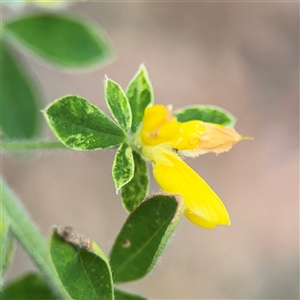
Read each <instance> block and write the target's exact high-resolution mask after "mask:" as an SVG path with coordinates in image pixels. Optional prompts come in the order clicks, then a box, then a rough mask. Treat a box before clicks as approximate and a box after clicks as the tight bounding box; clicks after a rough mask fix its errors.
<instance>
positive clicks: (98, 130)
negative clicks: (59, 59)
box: [45, 95, 125, 150]
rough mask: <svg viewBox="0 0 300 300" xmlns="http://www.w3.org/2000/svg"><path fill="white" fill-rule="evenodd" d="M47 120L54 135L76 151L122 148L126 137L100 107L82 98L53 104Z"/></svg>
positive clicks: (49, 108)
mask: <svg viewBox="0 0 300 300" xmlns="http://www.w3.org/2000/svg"><path fill="white" fill-rule="evenodd" d="M45 117H46V119H47V121H48V123H49V125H50V127H51V129H52V130H53V132H54V134H55V135H56V136H57V137H58V138H59V139H60V141H61V142H62V143H63V144H64V145H66V146H67V147H69V148H71V149H74V150H94V149H103V148H110V147H114V146H118V145H120V144H121V143H122V142H123V141H124V139H125V134H124V132H123V130H122V129H121V128H120V127H118V126H117V125H116V124H115V123H114V122H113V121H112V120H111V119H109V118H108V116H107V115H106V114H104V113H103V112H102V111H101V110H100V109H99V108H98V107H96V106H94V105H93V104H92V103H90V102H89V101H87V100H86V99H84V98H81V97H79V96H72V95H70V96H65V97H63V98H61V99H58V100H56V101H54V102H53V103H51V104H50V105H49V106H48V107H47V108H46V110H45Z"/></svg>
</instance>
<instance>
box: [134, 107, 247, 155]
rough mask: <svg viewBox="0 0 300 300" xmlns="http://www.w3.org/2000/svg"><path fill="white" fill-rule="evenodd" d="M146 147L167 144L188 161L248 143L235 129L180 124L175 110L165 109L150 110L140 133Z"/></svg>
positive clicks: (195, 121) (201, 123)
mask: <svg viewBox="0 0 300 300" xmlns="http://www.w3.org/2000/svg"><path fill="white" fill-rule="evenodd" d="M140 136H141V142H142V143H143V145H145V146H157V145H162V144H166V145H168V146H169V147H171V148H173V149H176V150H179V151H180V153H181V154H182V155H184V156H188V157H196V156H199V155H200V154H205V153H209V152H214V153H216V154H219V153H222V152H226V151H229V150H230V149H231V147H232V146H233V145H234V144H236V143H237V142H239V141H240V140H242V139H245V138H244V137H242V136H241V135H240V134H238V133H237V132H236V131H235V130H234V129H233V128H231V127H227V126H226V127H224V126H222V125H219V124H214V123H206V122H203V121H199V120H193V121H187V122H182V123H180V122H178V121H177V119H176V117H174V116H172V112H171V109H169V108H168V107H166V106H164V105H158V104H156V105H153V106H150V107H147V108H146V110H145V114H144V118H143V126H142V128H141V132H140Z"/></svg>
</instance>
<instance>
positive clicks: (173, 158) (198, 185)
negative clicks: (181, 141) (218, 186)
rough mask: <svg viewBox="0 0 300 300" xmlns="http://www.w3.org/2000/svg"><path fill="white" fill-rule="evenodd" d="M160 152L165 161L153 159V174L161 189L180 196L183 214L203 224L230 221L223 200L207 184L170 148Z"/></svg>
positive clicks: (226, 223)
mask: <svg viewBox="0 0 300 300" xmlns="http://www.w3.org/2000/svg"><path fill="white" fill-rule="evenodd" d="M163 155H164V156H165V158H166V159H167V160H168V161H169V163H168V164H165V163H156V164H155V165H154V168H153V174H154V177H155V179H156V181H157V182H158V184H159V185H160V187H161V188H162V189H163V190H164V191H166V192H168V193H175V194H180V195H181V196H182V197H183V200H184V202H185V205H186V211H185V215H186V217H187V218H188V219H189V220H190V221H191V222H193V223H195V224H196V225H198V226H201V227H204V228H214V227H215V226H216V225H230V220H229V216H228V213H227V210H226V208H225V206H224V204H223V203H222V201H221V200H220V198H219V197H218V196H217V195H216V194H215V192H214V191H213V190H212V189H211V188H210V187H209V185H208V184H207V183H206V182H205V181H204V180H203V179H202V178H201V177H200V176H199V175H198V174H197V173H196V172H195V171H194V170H193V169H191V168H190V167H189V166H188V165H187V164H186V163H185V162H183V161H182V160H181V159H180V158H179V157H178V156H177V155H176V154H175V153H173V152H172V151H165V152H164V154H163Z"/></svg>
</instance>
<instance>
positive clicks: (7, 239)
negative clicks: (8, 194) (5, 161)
mask: <svg viewBox="0 0 300 300" xmlns="http://www.w3.org/2000/svg"><path fill="white" fill-rule="evenodd" d="M1 196H2V195H1ZM14 246H15V239H14V236H13V234H12V232H11V229H10V227H9V225H8V223H7V222H6V221H5V218H4V216H3V214H2V218H1V222H0V259H1V261H0V276H1V278H0V281H1V282H0V287H1V286H2V283H3V278H4V275H5V274H6V272H7V271H8V268H9V267H10V265H11V262H12V258H13V255H14V250H15V247H14Z"/></svg>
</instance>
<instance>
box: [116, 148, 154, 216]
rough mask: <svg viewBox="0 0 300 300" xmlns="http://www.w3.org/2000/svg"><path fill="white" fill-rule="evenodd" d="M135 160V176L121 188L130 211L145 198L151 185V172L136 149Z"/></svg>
mask: <svg viewBox="0 0 300 300" xmlns="http://www.w3.org/2000/svg"><path fill="white" fill-rule="evenodd" d="M133 160H134V175H133V178H132V179H131V180H130V181H129V182H128V183H127V184H125V185H124V186H123V187H122V188H121V197H122V201H123V205H124V207H125V209H126V210H127V211H129V212H131V211H133V209H134V208H135V207H136V206H137V205H138V204H139V203H140V202H141V201H142V200H144V199H145V197H146V196H147V194H148V187H149V173H148V168H147V164H146V162H145V160H144V159H143V158H142V157H141V155H140V154H139V153H137V152H135V151H133Z"/></svg>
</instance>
